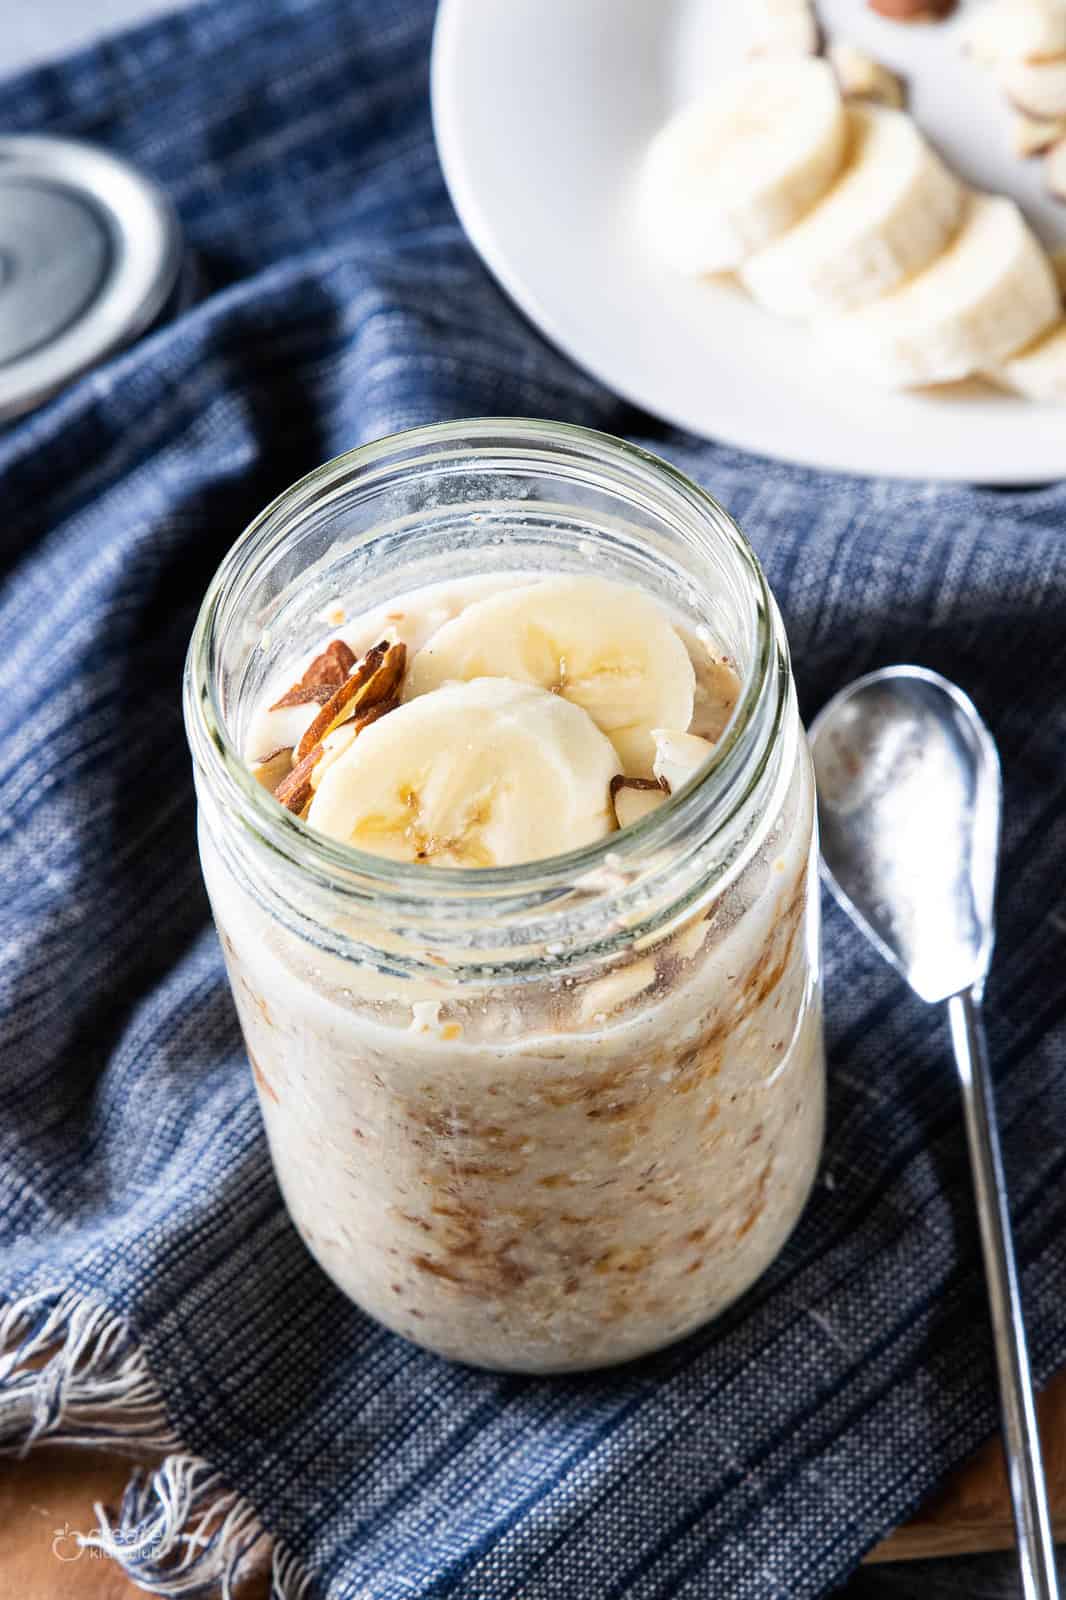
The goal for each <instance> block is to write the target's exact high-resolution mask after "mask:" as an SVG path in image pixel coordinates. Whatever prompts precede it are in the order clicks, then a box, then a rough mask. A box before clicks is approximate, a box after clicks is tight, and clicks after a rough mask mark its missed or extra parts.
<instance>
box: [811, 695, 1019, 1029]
mask: <svg viewBox="0 0 1066 1600" xmlns="http://www.w3.org/2000/svg"><path fill="white" fill-rule="evenodd" d="M810 741H811V750H812V754H813V757H814V767H815V772H816V774H817V778H818V814H819V823H820V827H821V835H822V859H823V862H824V866H825V870H826V874H827V876H828V877H829V879H830V886H831V888H832V889H833V892H834V894H835V895H836V897H837V899H838V900H840V901H841V903H842V904H843V905H844V907H845V909H846V910H847V911H848V912H849V914H850V915H851V916H852V918H853V919H854V920H855V921H856V922H857V923H858V924H859V925H860V926H861V927H862V929H863V931H864V932H865V933H866V934H867V936H868V937H869V939H870V940H871V941H872V942H873V943H874V944H875V945H876V946H877V948H878V949H879V950H880V951H881V953H882V955H884V956H885V957H886V958H887V960H889V961H891V962H892V964H893V965H894V966H896V967H898V969H899V970H900V972H902V974H903V976H904V977H905V978H906V980H907V982H908V983H909V984H910V985H911V988H912V989H914V990H915V991H916V993H918V994H919V995H920V996H921V997H922V999H923V1000H927V1001H929V1002H931V1003H932V1002H936V1001H940V1000H946V999H948V998H949V997H950V996H951V995H953V994H958V993H959V992H960V991H961V990H963V989H968V988H972V987H974V986H980V984H981V983H982V982H983V980H984V977H985V974H986V973H987V971H988V964H989V961H990V959H991V955H992V943H993V918H992V911H993V900H994V896H995V882H996V857H997V850H998V841H999V821H1000V773H999V759H998V757H997V755H996V747H995V745H994V743H993V742H992V739H991V737H990V735H989V733H988V730H987V728H986V727H985V725H984V723H983V722H982V721H981V719H980V717H979V716H978V714H977V711H976V710H975V708H974V706H973V704H972V702H971V701H970V700H969V699H968V698H967V697H966V695H964V694H963V693H962V691H961V689H958V688H956V687H955V685H954V684H952V683H949V682H948V680H947V679H946V678H942V677H941V676H940V675H939V673H936V672H930V671H929V670H928V669H926V668H924V667H888V668H886V669H884V670H883V671H881V672H872V673H870V674H869V675H868V676H867V677H865V678H859V679H858V680H857V681H856V682H855V683H852V684H850V685H849V686H848V687H847V688H846V689H844V690H842V691H841V693H840V694H838V695H837V696H836V697H835V698H834V699H833V700H831V701H830V702H829V704H828V705H827V706H826V707H825V708H824V710H823V711H821V712H820V714H819V715H818V716H817V717H816V718H815V720H814V722H813V723H812V725H811V729H810Z"/></svg>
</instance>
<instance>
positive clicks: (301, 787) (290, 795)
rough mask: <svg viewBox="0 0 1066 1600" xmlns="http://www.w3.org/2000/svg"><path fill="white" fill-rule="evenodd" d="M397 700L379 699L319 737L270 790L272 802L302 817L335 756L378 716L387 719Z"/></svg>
mask: <svg viewBox="0 0 1066 1600" xmlns="http://www.w3.org/2000/svg"><path fill="white" fill-rule="evenodd" d="M399 703H400V702H399V700H398V698H397V697H396V696H393V698H392V699H391V700H383V701H382V702H381V703H380V704H379V705H376V706H371V707H370V709H369V711H364V712H363V713H362V714H361V715H360V716H358V717H355V718H353V720H352V721H351V722H345V723H342V724H340V725H339V726H337V727H335V728H331V729H330V731H329V732H328V733H326V734H324V735H323V737H322V739H321V740H320V741H319V742H318V744H315V745H312V747H311V749H310V750H309V751H308V752H307V754H306V755H305V756H304V757H303V759H302V760H301V761H299V762H297V764H296V766H295V767H293V769H292V771H291V772H290V773H289V775H288V777H287V778H286V779H285V780H284V781H283V782H282V783H280V784H279V785H278V787H277V788H276V789H275V790H274V799H275V800H277V801H279V802H280V804H281V805H283V806H284V807H285V809H286V811H292V812H294V813H295V814H296V816H298V817H301V816H303V814H304V812H305V811H306V810H307V807H308V806H309V805H310V803H311V800H312V798H313V796H314V792H315V790H316V789H317V788H318V786H319V784H320V783H321V782H322V777H323V774H324V773H325V772H326V771H327V770H328V768H330V767H331V766H332V765H333V763H334V761H336V759H337V757H338V756H340V755H343V753H344V751H345V750H347V748H348V746H349V745H350V744H351V742H352V740H353V739H354V738H355V737H356V736H357V735H358V734H360V733H362V731H363V729H364V728H369V726H370V724H371V723H372V722H377V720H378V718H379V717H384V716H387V715H388V713H389V712H390V711H395V709H396V707H397V706H398V705H399Z"/></svg>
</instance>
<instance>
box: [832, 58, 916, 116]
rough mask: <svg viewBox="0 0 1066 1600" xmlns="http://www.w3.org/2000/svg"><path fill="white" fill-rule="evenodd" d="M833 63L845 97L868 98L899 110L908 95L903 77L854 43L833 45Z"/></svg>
mask: <svg viewBox="0 0 1066 1600" xmlns="http://www.w3.org/2000/svg"><path fill="white" fill-rule="evenodd" d="M829 65H830V66H831V67H832V69H833V71H834V72H835V73H836V77H837V82H838V83H839V85H840V92H841V94H842V95H843V96H844V99H845V100H865V101H869V102H870V103H871V104H873V105H877V106H891V107H892V109H893V110H895V111H898V110H900V109H901V107H902V106H903V103H904V100H905V98H906V96H905V93H904V88H903V79H902V78H897V77H896V74H895V73H894V72H890V71H889V69H888V68H887V67H883V66H882V65H881V63H880V62H879V61H875V60H874V59H873V57H872V56H868V55H866V53H865V52H864V51H862V50H857V49H856V48H855V46H854V45H853V44H832V45H830V46H829Z"/></svg>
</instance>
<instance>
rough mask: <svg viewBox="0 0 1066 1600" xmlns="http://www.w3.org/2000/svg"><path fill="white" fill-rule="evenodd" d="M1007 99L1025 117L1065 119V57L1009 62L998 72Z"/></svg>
mask: <svg viewBox="0 0 1066 1600" xmlns="http://www.w3.org/2000/svg"><path fill="white" fill-rule="evenodd" d="M999 81H1000V84H1001V85H1002V88H1003V90H1004V92H1005V93H1006V96H1007V99H1008V100H1009V101H1010V102H1011V104H1012V105H1013V106H1016V107H1017V109H1018V110H1019V111H1021V112H1024V113H1025V115H1026V116H1028V117H1039V118H1041V119H1044V118H1049V119H1050V118H1053V117H1066V56H1055V57H1053V58H1049V59H1048V60H1046V61H1008V62H1007V63H1006V64H1005V65H1004V66H1003V67H1002V68H1001V69H1000V72H999Z"/></svg>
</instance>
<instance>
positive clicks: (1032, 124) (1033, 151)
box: [1011, 112, 1066, 156]
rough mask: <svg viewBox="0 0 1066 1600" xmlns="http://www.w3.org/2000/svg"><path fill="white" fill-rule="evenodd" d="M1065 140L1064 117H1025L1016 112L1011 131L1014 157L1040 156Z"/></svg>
mask: <svg viewBox="0 0 1066 1600" xmlns="http://www.w3.org/2000/svg"><path fill="white" fill-rule="evenodd" d="M1062 138H1066V117H1027V116H1026V115H1025V114H1024V113H1023V112H1018V114H1017V115H1016V116H1015V118H1014V125H1013V127H1012V129H1011V143H1012V144H1013V146H1014V153H1015V155H1019V156H1042V155H1043V154H1044V153H1045V151H1047V150H1050V149H1051V147H1052V145H1053V144H1057V143H1058V142H1059V140H1060V139H1062Z"/></svg>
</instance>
